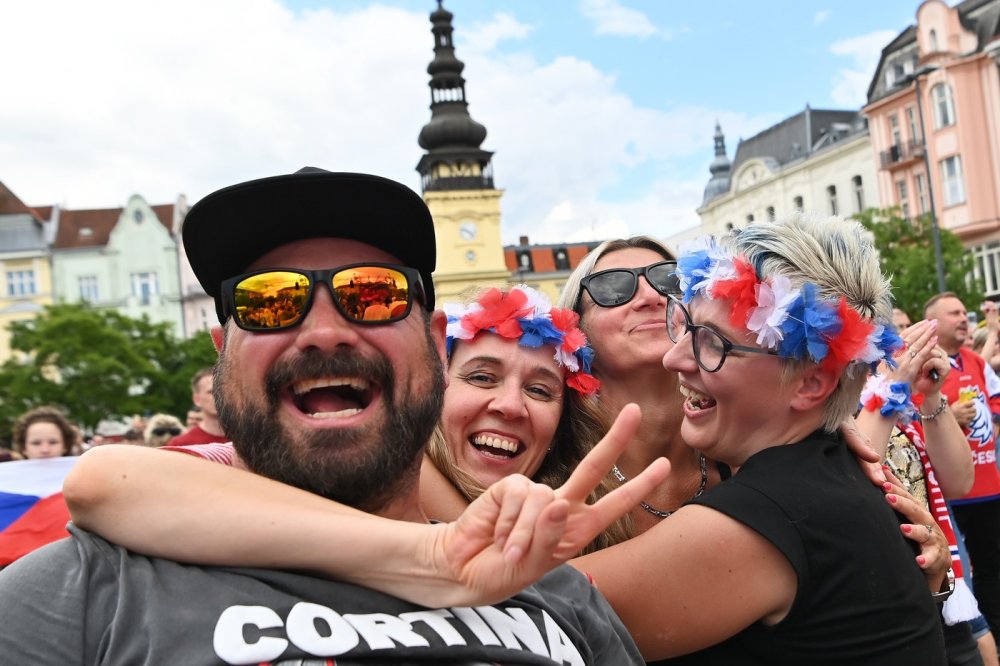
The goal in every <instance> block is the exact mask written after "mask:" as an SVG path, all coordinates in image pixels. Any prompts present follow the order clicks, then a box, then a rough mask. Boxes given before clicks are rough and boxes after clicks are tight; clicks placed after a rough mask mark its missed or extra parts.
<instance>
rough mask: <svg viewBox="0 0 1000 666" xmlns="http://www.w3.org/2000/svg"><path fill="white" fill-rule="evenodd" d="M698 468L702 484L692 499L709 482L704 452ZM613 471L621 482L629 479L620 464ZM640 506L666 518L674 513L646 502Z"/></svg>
mask: <svg viewBox="0 0 1000 666" xmlns="http://www.w3.org/2000/svg"><path fill="white" fill-rule="evenodd" d="M698 468H699V469H700V470H701V485H699V486H698V492H696V493H695V494H694V495H692V496H691V499H694V498H695V497H698V496H700V495H701V494H702V493H703V492H705V486H706V485H707V484H708V463H707V461H706V460H705V455H704V454H703V453H699V454H698ZM611 473H612V474H614V475H615V478H616V479H618V482H619V483H625V482H626V481H628V479H626V478H625V475H624V474H622V471H621V470H620V469H618V465H614V466H613V467H612V468H611ZM639 506H641V507H642V508H643V509H645V510H646V511H648V512H649V513H651V514H653V515H654V516H656V517H657V518H666V517H667V516H669V515H670V514H672V513H673V511H663V510H662V509H657V508H656V507H655V506H650V505H649V504H646V503H645V502H639Z"/></svg>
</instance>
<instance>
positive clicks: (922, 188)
mask: <svg viewBox="0 0 1000 666" xmlns="http://www.w3.org/2000/svg"><path fill="white" fill-rule="evenodd" d="M913 182H914V184H915V185H916V186H917V205H918V206H920V214H921V215H923V214H924V213H926V212H927V211H928V210H930V205H929V204H928V203H927V186H926V185H925V184H924V174H922V173H918V174H914V175H913Z"/></svg>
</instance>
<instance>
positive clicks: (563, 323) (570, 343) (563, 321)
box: [549, 308, 587, 353]
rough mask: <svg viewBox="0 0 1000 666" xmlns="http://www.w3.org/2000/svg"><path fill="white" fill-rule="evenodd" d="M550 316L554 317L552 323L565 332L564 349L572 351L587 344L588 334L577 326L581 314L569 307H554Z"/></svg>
mask: <svg viewBox="0 0 1000 666" xmlns="http://www.w3.org/2000/svg"><path fill="white" fill-rule="evenodd" d="M549 316H551V317H552V325H553V326H555V327H556V328H558V329H559V330H560V331H562V332H563V342H562V348H563V349H565V350H566V351H568V352H571V353H572V352H575V351H576V350H577V349H579V348H580V347H582V346H584V345H585V344H587V336H585V335H584V334H583V331H581V330H580V329H579V328H578V327H577V324H579V323H580V315H578V314H577V313H575V312H573V311H572V310H570V309H569V308H552V310H551V311H550V312H549Z"/></svg>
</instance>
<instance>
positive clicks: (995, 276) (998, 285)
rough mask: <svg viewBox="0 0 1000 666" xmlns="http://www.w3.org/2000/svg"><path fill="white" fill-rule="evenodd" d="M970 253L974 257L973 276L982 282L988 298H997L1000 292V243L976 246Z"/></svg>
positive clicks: (994, 242)
mask: <svg viewBox="0 0 1000 666" xmlns="http://www.w3.org/2000/svg"><path fill="white" fill-rule="evenodd" d="M969 253H970V254H972V257H973V264H972V276H973V277H974V278H976V279H978V280H982V282H983V285H984V286H985V287H986V295H987V296H990V297H995V296H996V295H997V293H998V292H1000V241H993V242H992V243H987V244H986V245H975V246H973V247H972V248H971V249H970V250H969Z"/></svg>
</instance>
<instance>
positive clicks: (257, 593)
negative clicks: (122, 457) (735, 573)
mask: <svg viewBox="0 0 1000 666" xmlns="http://www.w3.org/2000/svg"><path fill="white" fill-rule="evenodd" d="M70 532H71V534H72V537H71V538H69V539H65V540H63V541H59V542H56V543H53V544H50V545H48V546H46V547H45V548H42V549H40V550H38V551H36V552H35V553H32V554H31V555H29V556H27V557H24V558H22V559H21V560H19V561H17V562H15V563H14V564H12V565H11V566H10V567H8V568H7V569H5V570H4V571H2V572H0V655H2V657H0V661H3V663H5V664H12V665H13V664H31V665H32V666H38V665H43V664H53V665H56V664H58V665H59V666H64V665H65V664H113V665H115V666H117V665H119V664H123V665H124V664H127V665H130V666H131V665H133V664H150V665H154V664H155V665H157V666H158V665H161V664H185V665H196V664H284V665H289V666H290V665H292V664H296V665H302V666H305V665H307V664H333V663H336V664H338V666H348V665H350V664H453V665H456V666H458V665H473V664H491V663H498V664H549V665H551V664H581V665H582V664H595V665H597V664H600V665H603V664H613V665H615V666H617V665H619V664H642V663H643V662H642V658H641V657H640V655H639V652H638V649H637V648H636V646H635V644H634V643H633V642H632V639H631V637H630V636H629V635H628V632H627V631H626V630H625V628H624V626H623V625H622V624H621V621H620V620H619V619H618V617H617V616H616V615H615V614H614V611H612V610H611V608H610V606H609V605H608V603H607V601H605V599H604V598H603V597H602V596H601V595H600V594H599V593H598V592H597V590H595V589H594V587H593V586H592V585H591V584H590V583H589V581H588V580H587V579H586V577H584V576H583V575H581V574H580V573H579V572H577V571H575V570H573V569H572V568H571V567H567V566H563V567H560V568H558V569H556V570H555V571H553V572H551V573H550V574H549V575H547V576H546V577H545V578H543V579H542V580H541V581H540V582H539V583H538V584H537V585H534V586H532V587H529V588H528V589H526V590H525V591H523V592H521V593H520V594H518V595H516V596H514V597H512V598H511V599H508V600H507V601H504V602H501V603H498V604H494V605H493V606H483V607H476V608H441V609H428V608H424V607H422V606H418V605H415V604H410V603H408V602H405V601H402V600H400V599H396V598H395V597H391V596H387V595H384V594H381V593H379V592H375V591H372V590H369V589H366V588H362V587H358V586H355V585H350V584H346V583H338V582H332V581H327V580H321V579H318V578H314V577H311V576H308V575H304V574H299V573H291V572H286V571H269V570H263V569H246V568H221V567H201V566H190V565H184V564H179V563H177V562H173V561H170V560H163V559H157V558H150V557H143V556H141V555H136V554H134V553H130V552H128V551H127V550H125V549H124V548H121V547H120V546H116V545H114V544H111V543H109V542H108V541H105V540H104V539H101V538H100V537H97V536H95V535H93V534H90V533H88V532H86V531H84V530H81V529H79V528H75V527H72V526H71V527H70Z"/></svg>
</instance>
